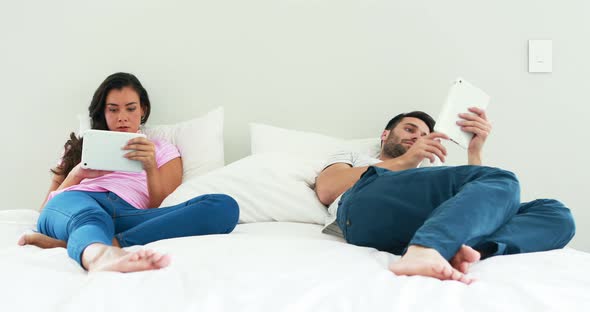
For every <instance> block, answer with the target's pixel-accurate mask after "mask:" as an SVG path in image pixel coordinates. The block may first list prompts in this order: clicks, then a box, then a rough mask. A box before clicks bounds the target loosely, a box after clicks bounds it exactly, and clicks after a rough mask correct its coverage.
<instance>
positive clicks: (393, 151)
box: [382, 136, 408, 158]
mask: <svg viewBox="0 0 590 312" xmlns="http://www.w3.org/2000/svg"><path fill="white" fill-rule="evenodd" d="M399 141H400V140H399V138H397V137H395V136H394V137H393V138H391V139H389V140H387V141H386V142H385V143H383V151H382V153H383V156H386V157H389V158H396V157H399V156H401V155H403V154H405V153H406V152H407V151H408V150H407V149H406V147H405V146H403V145H402V144H401V143H397V142H399Z"/></svg>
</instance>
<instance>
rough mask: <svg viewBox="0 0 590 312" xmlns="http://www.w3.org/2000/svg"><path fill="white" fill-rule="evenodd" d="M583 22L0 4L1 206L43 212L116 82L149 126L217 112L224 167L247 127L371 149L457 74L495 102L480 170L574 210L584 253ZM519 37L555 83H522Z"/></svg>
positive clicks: (425, 13) (240, 148) (454, 13)
mask: <svg viewBox="0 0 590 312" xmlns="http://www.w3.org/2000/svg"><path fill="white" fill-rule="evenodd" d="M588 16H590V4H589V2H588V1H585V0H564V1H548V0H544V1H539V0H528V1H508V0H501V1H473V0H470V1H468V0H462V1H459V0H453V1H395V0H383V1H381V0H379V1H377V0H374V1H370V0H367V1H345V0H324V1H312V0H298V1H297V0H292V1H279V0H252V1H239V0H233V1H231V0H222V1H140V0H135V1H113V0H108V1H92V2H91V1H88V3H83V1H65V0H56V1H23V2H13V1H5V0H2V2H1V4H0V39H1V42H0V96H1V97H0V98H1V102H0V103H1V104H0V105H1V107H2V122H1V123H0V127H1V130H2V131H1V133H2V141H3V142H4V144H5V148H3V153H2V162H1V163H0V170H1V172H2V173H3V179H2V182H0V183H1V187H0V189H1V192H2V193H1V197H2V199H3V204H2V205H1V208H2V209H14V208H36V207H37V206H38V205H39V204H40V203H41V201H42V199H43V196H44V195H45V190H46V188H47V187H48V185H49V167H50V166H52V165H54V163H55V161H56V159H57V157H58V156H59V153H60V147H61V146H62V145H63V143H64V140H65V138H66V135H67V133H68V132H69V131H72V130H75V129H76V127H77V121H76V120H75V118H74V116H75V115H76V114H78V113H84V112H85V111H86V107H87V105H88V103H89V101H90V98H91V96H92V93H93V91H94V90H95V88H96V87H97V86H98V84H99V83H100V82H101V81H102V80H103V79H104V77H106V76H107V75H108V74H110V73H113V72H115V71H129V72H133V73H135V74H136V75H137V76H138V77H139V78H140V79H141V80H142V82H143V83H144V85H145V86H146V87H147V89H148V90H149V92H150V95H151V98H152V103H153V105H154V108H153V114H152V117H151V119H150V122H151V123H152V124H158V123H168V122H175V121H180V120H183V119H186V118H189V117H190V116H197V115H199V114H201V113H203V112H205V111H207V110H209V109H211V108H213V107H216V106H218V105H223V106H224V107H225V108H226V127H225V129H226V135H225V138H226V154H227V156H226V160H227V161H228V162H231V161H235V160H237V159H239V158H241V157H244V156H246V155H247V154H248V153H249V147H248V146H249V138H248V128H247V123H248V122H252V121H257V122H265V123H270V124H274V125H279V126H284V127H289V128H297V129H302V130H309V131H316V132H322V133H325V134H329V135H335V136H341V137H346V138H353V137H368V136H378V135H379V133H380V130H381V128H382V127H383V125H384V124H385V122H386V121H387V120H388V119H389V118H390V117H391V116H393V115H394V114H397V113H398V112H401V111H408V110H411V109H422V110H426V111H429V112H432V114H433V115H435V116H436V114H437V113H438V110H439V107H440V105H441V103H442V101H443V100H444V97H445V96H446V91H447V88H448V85H449V83H450V81H451V80H452V79H454V78H455V77H457V76H463V77H465V78H467V79H468V80H470V81H471V82H473V83H474V84H476V85H478V86H480V87H481V88H483V89H484V90H486V91H487V92H488V93H489V94H490V95H491V96H492V103H491V105H490V107H489V117H490V118H491V120H492V121H493V124H494V130H493V134H492V136H491V137H490V139H489V140H488V143H487V146H486V155H487V157H486V159H485V161H486V162H487V163H488V164H490V165H497V166H502V167H505V168H507V169H511V170H513V171H515V172H516V173H517V174H518V175H519V177H520V179H521V182H522V197H523V200H529V199H532V198H536V197H555V198H559V199H561V200H562V201H563V202H565V203H566V204H567V205H568V206H569V207H571V209H572V211H573V213H574V215H575V218H576V221H577V225H578V231H577V236H576V237H575V239H574V241H573V243H572V244H571V245H570V246H572V247H575V248H578V249H582V250H586V251H590V212H589V211H588V209H587V207H588V206H589V204H590V200H589V199H588V196H587V195H586V194H585V192H586V191H587V189H588V187H587V185H588V183H587V180H586V176H588V173H589V169H588V165H587V163H588V161H587V159H588V156H589V155H590V149H589V148H588V143H587V140H586V139H585V138H586V137H587V135H586V133H585V132H586V131H587V127H586V125H585V123H586V120H587V119H588V115H590V114H589V113H590V105H589V104H590V96H589V95H588V89H589V88H590V65H589V64H590V62H589V61H588V59H587V57H588V55H590V43H589V39H588V34H589V33H590V21H589V20H588ZM528 39H552V40H553V44H554V58H553V62H554V72H553V73H551V74H531V73H528V72H527V40H528ZM454 152H456V151H455V150H454ZM453 158H454V160H455V161H456V162H458V161H459V160H461V159H462V155H458V154H455V155H454V156H453Z"/></svg>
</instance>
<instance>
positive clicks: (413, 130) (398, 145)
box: [381, 117, 430, 158]
mask: <svg viewBox="0 0 590 312" xmlns="http://www.w3.org/2000/svg"><path fill="white" fill-rule="evenodd" d="M429 133H430V129H428V126H427V125H426V123H425V122H424V121H422V120H421V119H419V118H415V117H404V118H403V119H402V120H401V121H400V123H398V124H397V126H395V128H393V130H391V131H390V130H384V131H383V134H381V140H382V142H383V146H382V147H381V158H396V157H399V156H401V155H403V154H404V153H405V152H406V151H407V150H408V149H409V148H410V147H412V145H413V144H414V143H415V142H416V141H417V140H418V139H419V138H420V137H422V136H425V135H428V134H429Z"/></svg>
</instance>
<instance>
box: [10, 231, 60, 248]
mask: <svg viewBox="0 0 590 312" xmlns="http://www.w3.org/2000/svg"><path fill="white" fill-rule="evenodd" d="M18 244H19V245H20V246H24V245H33V246H37V247H39V248H44V249H47V248H57V247H61V248H66V242H65V241H62V240H59V239H55V238H53V237H49V236H47V235H43V234H41V233H27V234H24V235H23V236H21V237H20V238H19V239H18Z"/></svg>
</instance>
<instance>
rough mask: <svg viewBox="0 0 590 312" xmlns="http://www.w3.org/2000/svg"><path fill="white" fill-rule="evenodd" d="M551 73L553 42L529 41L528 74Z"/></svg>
mask: <svg viewBox="0 0 590 312" xmlns="http://www.w3.org/2000/svg"><path fill="white" fill-rule="evenodd" d="M552 71H553V40H529V72H530V73H550V72H552Z"/></svg>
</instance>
